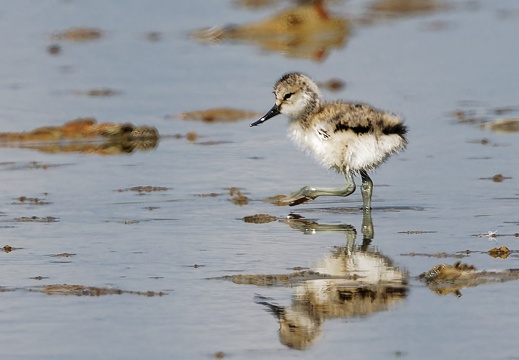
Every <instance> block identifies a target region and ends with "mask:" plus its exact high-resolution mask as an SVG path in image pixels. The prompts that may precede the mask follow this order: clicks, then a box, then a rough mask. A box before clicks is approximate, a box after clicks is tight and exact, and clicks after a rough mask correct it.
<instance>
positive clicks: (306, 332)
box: [226, 211, 408, 350]
mask: <svg viewBox="0 0 519 360" xmlns="http://www.w3.org/2000/svg"><path fill="white" fill-rule="evenodd" d="M282 222H284V223H286V224H287V225H289V226H290V227H291V228H293V229H295V230H297V231H301V232H303V233H305V234H317V233H319V232H336V233H342V234H344V235H345V238H346V244H345V245H341V246H337V247H335V249H334V251H333V252H331V253H330V254H328V255H326V256H325V257H324V258H321V259H319V260H317V262H316V265H315V267H314V268H312V269H311V270H304V271H300V272H296V273H292V274H281V275H279V274H278V275H235V276H231V277H226V278H227V279H230V280H232V281H233V282H235V283H241V284H255V285H260V286H261V285H268V286H272V285H277V286H292V287H293V288H294V293H293V296H292V303H291V304H290V305H289V306H281V305H278V304H276V303H275V302H273V301H272V300H271V299H268V298H266V297H262V296H258V297H257V298H256V302H257V303H259V304H262V305H265V306H266V307H267V309H268V311H269V312H270V313H272V314H273V315H275V316H276V318H277V319H278V320H279V326H280V328H279V338H280V341H281V343H282V344H284V345H286V346H288V347H290V348H293V349H299V350H304V349H307V348H309V347H310V346H311V345H312V344H313V343H314V342H315V341H316V340H317V339H319V338H320V337H321V335H322V331H323V324H324V321H325V320H326V319H337V318H343V319H344V318H352V317H358V316H365V315H369V314H373V313H376V312H379V311H386V310H389V309H391V308H392V307H393V306H394V305H396V304H397V303H399V302H400V301H402V300H403V299H404V298H405V297H406V296H407V292H408V286H407V278H408V274H407V272H406V271H404V270H402V269H400V268H398V267H395V266H394V265H393V263H392V261H391V259H389V258H388V257H386V256H384V255H383V254H381V253H380V252H378V251H376V250H374V249H372V248H371V247H370V246H369V244H370V243H371V241H372V239H373V234H374V231H373V223H372V219H371V213H370V212H369V211H368V212H364V216H363V225H362V233H363V242H362V244H361V245H356V244H355V239H356V237H357V231H356V230H355V228H354V227H353V226H351V225H347V224H319V223H318V222H316V221H312V220H307V219H303V218H302V217H300V216H298V215H292V216H290V218H288V219H286V220H283V221H282Z"/></svg>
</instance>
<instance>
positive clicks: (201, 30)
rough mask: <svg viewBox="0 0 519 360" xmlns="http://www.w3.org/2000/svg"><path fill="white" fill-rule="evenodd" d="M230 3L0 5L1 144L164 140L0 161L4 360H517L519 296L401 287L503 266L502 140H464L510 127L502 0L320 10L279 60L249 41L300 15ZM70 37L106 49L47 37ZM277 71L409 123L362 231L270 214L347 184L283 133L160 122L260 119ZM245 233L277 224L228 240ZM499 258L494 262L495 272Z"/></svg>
mask: <svg viewBox="0 0 519 360" xmlns="http://www.w3.org/2000/svg"><path fill="white" fill-rule="evenodd" d="M408 3H415V2H408ZM240 4H242V2H230V1H229V2H223V3H211V4H208V3H206V2H203V4H202V2H201V3H200V4H198V3H196V2H185V3H182V4H180V3H179V4H172V3H171V4H170V3H169V2H154V3H153V4H152V5H145V4H144V3H143V2H109V3H106V2H89V3H88V4H87V3H83V2H80V1H75V2H59V1H56V2H41V3H32V2H31V3H30V4H29V2H24V1H22V2H11V3H9V4H4V5H2V9H1V11H0V28H1V31H0V42H1V44H2V54H3V55H2V58H1V60H0V64H1V66H0V79H1V80H0V99H2V101H1V104H0V125H1V129H0V131H1V132H21V131H30V130H32V129H35V128H38V127H42V126H51V125H52V126H60V125H62V124H63V123H65V122H67V121H70V120H73V119H76V118H79V117H88V116H91V117H95V118H96V119H97V121H98V122H113V123H120V122H131V123H133V124H135V125H138V126H141V125H146V126H153V127H155V128H156V129H157V130H158V131H159V133H160V134H161V135H163V136H162V138H161V139H160V141H159V143H158V145H157V146H156V147H151V148H149V149H135V150H133V151H131V152H129V153H127V152H120V151H119V152H118V151H115V150H114V151H113V153H112V154H111V155H106V154H104V155H100V154H99V153H96V152H95V151H94V152H92V151H90V152H88V153H85V152H81V151H70V152H65V151H64V148H65V147H64V145H63V144H61V145H62V146H63V149H62V150H61V151H60V150H59V149H58V150H55V151H53V152H48V151H44V150H43V149H39V148H34V149H21V148H20V147H19V144H13V143H3V144H2V147H1V148H0V153H1V162H0V179H1V184H2V188H1V191H0V196H1V197H0V204H1V207H0V231H1V237H2V242H1V243H0V245H1V246H7V245H8V246H9V247H10V248H9V247H6V248H5V249H6V250H5V251H4V252H3V253H0V255H1V258H2V261H1V265H2V271H1V274H2V275H1V283H0V286H1V288H0V289H1V290H2V293H0V296H1V298H2V304H3V306H2V311H1V312H0V321H1V323H2V325H3V326H2V327H1V330H0V331H1V336H0V344H1V347H2V354H3V356H5V358H20V359H22V358H38V359H69V358H81V359H82V358H85V359H87V358H116V359H118V358H141V357H142V356H143V355H145V356H148V357H152V358H179V359H180V358H190V359H194V358H202V359H204V358H205V359H207V358H212V357H216V358H236V359H241V358H255V359H263V358H308V359H315V358H317V357H320V358H337V357H339V356H344V355H348V356H349V357H351V358H355V359H371V358H399V357H405V358H422V359H428V358H438V357H439V358H454V357H459V356H460V355H463V356H465V357H467V358H482V359H487V358H495V359H504V358H512V357H514V356H517V352H518V350H519V348H518V346H517V344H516V335H515V329H516V326H515V324H516V322H517V319H518V316H517V314H516V311H515V304H516V294H517V291H518V289H519V282H517V281H504V280H503V279H504V278H503V277H502V276H501V277H499V276H498V277H496V278H494V279H493V280H492V279H491V280H489V281H485V279H483V280H481V279H480V281H474V282H472V283H470V284H468V283H466V282H465V283H463V284H462V285H459V283H456V281H455V279H454V278H453V279H450V280H452V281H451V282H450V283H448V284H447V285H445V286H444V287H443V288H442V289H443V290H442V291H438V290H437V288H436V291H433V290H430V289H429V287H427V285H426V284H425V283H424V282H422V281H419V280H418V279H417V276H418V275H419V274H421V273H424V272H426V271H428V270H430V269H431V268H433V267H434V266H436V265H439V264H442V263H445V264H449V265H452V264H454V263H455V262H456V261H462V262H463V263H467V264H470V265H472V266H474V267H475V268H476V269H477V270H479V271H485V270H487V271H490V270H496V271H498V272H500V271H505V270H507V269H511V268H517V267H519V266H518V265H517V250H519V249H518V245H517V244H518V241H519V240H518V237H517V236H516V234H517V233H518V232H519V227H518V225H519V217H518V214H519V213H518V211H517V209H518V204H519V186H518V182H517V181H518V179H519V170H518V169H519V166H518V165H519V162H518V160H517V154H518V153H519V145H518V144H519V142H518V136H519V135H518V133H517V132H507V133H503V132H494V131H489V130H485V129H482V128H481V127H480V125H481V124H483V123H488V122H490V121H493V120H497V119H514V118H515V119H517V117H518V116H519V104H518V102H517V101H518V100H517V89H516V88H517V83H518V81H519V78H518V73H517V71H515V69H516V64H517V61H518V60H519V50H518V48H517V46H513V44H515V43H516V37H517V36H516V35H517V32H518V31H519V15H518V14H519V8H518V7H517V4H516V3H515V2H514V1H511V0H510V1H504V0H503V1H497V2H491V3H490V2H484V1H456V2H449V6H443V5H442V4H441V3H439V2H438V3H436V2H434V1H421V2H416V5H417V7H415V8H411V9H410V8H406V7H405V6H404V7H402V6H401V5H400V4H399V3H398V2H389V1H380V2H372V3H370V4H369V5H366V4H365V2H361V1H353V2H352V1H350V2H344V3H343V2H333V4H325V8H320V9H318V10H319V12H318V13H319V14H322V11H323V10H326V11H328V15H330V16H329V17H328V18H333V19H334V20H333V21H332V22H324V23H321V20H322V18H320V17H317V18H313V17H312V16H315V13H313V15H312V16H310V17H309V18H308V19H310V20H308V21H309V23H304V24H303V25H304V26H302V30H298V32H295V33H289V34H288V35H287V34H286V33H283V32H282V33H281V35H279V36H281V38H283V36H286V37H288V38H289V39H291V40H293V41H288V43H283V41H277V42H276V41H274V40H275V38H276V36H274V35H275V34H276V31H278V30H277V29H278V27H277V25H268V26H270V27H268V26H267V25H265V23H264V22H266V21H268V22H269V24H271V23H272V22H275V21H277V20H276V19H277V17H280V16H282V15H283V14H285V13H284V12H286V11H294V12H297V11H300V9H295V8H294V6H293V5H292V4H288V3H277V2H275V3H274V4H272V5H270V6H265V7H259V8H254V7H246V6H244V5H240ZM280 14H281V15H280ZM283 16H284V15H283ZM258 23H259V24H260V25H258ZM228 24H238V25H243V26H242V27H239V26H235V27H232V28H229V27H225V25H228ZM252 24H255V25H254V26H252ZM80 26H84V27H91V28H94V29H97V30H99V31H101V35H100V37H98V36H91V35H92V33H86V35H85V33H83V34H80V37H79V38H74V37H72V38H69V37H67V36H65V35H63V33H62V32H63V31H65V30H69V29H72V28H75V27H80ZM213 26H223V27H222V28H218V27H217V28H212V27H213ZM265 27H267V29H268V30H267V36H265V33H264V30H263V29H264V28H265ZM207 28H211V29H210V31H209V32H208V29H207ZM251 28H252V30H251ZM193 32H194V33H195V35H197V36H195V35H193ZM251 32H252V35H251ZM89 34H90V35H89ZM94 34H95V33H94ZM315 34H317V35H315ZM314 35H315V36H314ZM75 36H78V35H77V33H76V35H75ZM89 36H90V37H89ZM204 36H205V38H204ZM201 37H202V38H201ZM269 39H270V40H272V41H268V40H269ZM273 39H274V40H273ZM315 39H317V40H316V41H317V42H316V41H314V40H315ZM297 44H299V45H297ZM292 70H300V71H304V72H306V73H308V74H310V75H311V76H313V77H314V78H315V79H316V80H317V81H322V82H324V81H327V80H329V79H332V78H339V79H341V80H343V81H344V82H345V83H346V87H345V88H343V89H341V90H339V91H336V92H332V91H325V96H326V97H327V98H328V99H333V98H347V99H353V100H361V101H366V102H369V103H373V104H374V105H376V106H378V107H381V108H387V109H390V110H392V111H395V112H398V113H401V114H402V115H403V116H404V117H405V119H406V124H407V125H408V126H409V129H410V133H409V147H408V148H407V150H406V151H405V152H404V153H402V154H400V155H397V156H394V157H392V158H391V159H390V160H389V161H388V162H387V163H386V164H385V165H383V166H382V167H381V168H379V169H378V170H377V171H376V172H375V173H374V174H373V177H372V178H373V181H374V183H375V190H374V198H373V207H374V208H373V213H372V223H373V226H372V228H371V227H370V226H369V225H370V222H369V219H363V215H362V212H361V211H360V210H359V209H360V206H361V203H362V200H361V198H360V194H358V193H356V194H354V195H353V196H351V197H350V198H348V199H326V198H322V199H318V200H316V201H314V202H312V203H309V204H306V205H301V206H299V207H296V208H287V207H277V206H274V205H272V204H270V203H268V202H264V201H263V199H265V198H266V197H269V196H274V195H278V194H287V193H289V192H291V191H293V190H296V189H298V188H299V187H301V186H303V185H319V186H338V185H340V184H341V183H342V179H341V178H340V176H338V175H336V174H334V173H332V172H329V171H326V170H323V169H321V168H320V167H319V166H318V165H317V164H315V163H313V161H311V160H309V159H308V158H307V157H305V155H304V154H302V153H300V152H299V151H298V150H297V149H295V148H294V147H293V146H292V144H290V143H289V141H288V140H287V139H286V137H285V127H286V121H285V120H284V119H282V118H281V117H280V118H276V119H275V120H272V121H270V122H268V123H266V124H264V125H262V126H261V127H258V128H254V129H250V128H249V127H248V123H249V122H250V121H251V119H243V120H242V121H233V122H215V121H212V122H211V121H209V122H207V121H206V122H204V121H190V120H182V119H178V118H175V115H176V114H180V113H183V112H187V111H197V110H205V109H210V108H219V107H231V108H237V109H242V110H246V111H255V112H263V111H266V110H267V109H269V108H270V106H271V105H272V101H273V97H272V94H271V87H272V85H273V83H274V81H275V80H276V79H277V78H278V77H279V76H280V75H281V74H282V73H283V72H286V71H292ZM487 128H491V127H489V126H487ZM189 132H191V133H192V134H193V133H194V134H196V136H195V137H193V136H191V137H190V139H191V141H190V140H188V139H187V138H186V134H188V133H189ZM58 145H60V144H58ZM58 148H59V146H58ZM498 174H501V175H502V176H503V178H502V179H501V180H502V181H495V180H496V179H497V180H500V178H499V177H497V178H494V179H493V177H494V176H495V175H498ZM139 186H140V187H146V186H150V187H155V188H134V187H139ZM232 187H237V188H238V189H235V191H231V190H230V188H232ZM139 190H140V191H139ZM146 190H152V191H146ZM237 190H239V193H238V192H237ZM231 193H232V195H231ZM21 197H24V198H21ZM254 214H269V215H272V216H274V217H276V218H277V219H278V221H272V222H267V223H262V224H257V223H247V222H245V221H243V220H242V219H243V218H244V217H245V216H249V215H254ZM289 214H291V217H292V218H291V219H289V220H287V219H286V217H287V215H289ZM296 215H299V216H302V217H303V218H304V220H305V221H306V222H304V221H302V220H299V219H296V218H297V217H298V216H296ZM371 230H372V231H371ZM495 231H497V233H495V236H493V235H489V232H495ZM371 232H373V235H372V234H371ZM485 235H487V236H485ZM496 246H506V247H507V248H509V249H510V253H509V255H508V257H506V258H505V259H502V258H494V257H491V256H489V255H488V253H487V251H488V250H490V249H491V248H493V247H496ZM467 250H468V251H467ZM327 266H328V267H329V268H330V267H332V268H334V269H335V270H337V269H339V270H340V271H339V270H337V271H336V273H333V274H332V272H333V271H329V272H327V270H330V269H329V268H327ZM373 274H375V275H376V276H379V278H378V279H379V280H380V279H383V280H380V281H379V282H377V281H371V280H370V276H375V275H373ZM377 274H378V275H377ZM388 274H389V275H388ZM237 276H241V277H237ZM298 277H299V278H298ZM510 278H513V275H510ZM243 279H246V280H247V281H244V280H243ZM244 282H248V284H244ZM64 284H67V285H79V287H70V286H64ZM265 284H270V285H271V286H265ZM59 285H61V286H59ZM458 285H459V286H458ZM449 286H450V287H449ZM317 288H321V293H320V294H321V297H319V296H316V295H315V294H316V293H319V291H317V290H316V289H317ZM323 288H326V289H329V290H322V289H323ZM114 289H115V290H117V291H113V290H114ZM118 290H121V291H118ZM322 291H324V292H322ZM460 295H461V296H460Z"/></svg>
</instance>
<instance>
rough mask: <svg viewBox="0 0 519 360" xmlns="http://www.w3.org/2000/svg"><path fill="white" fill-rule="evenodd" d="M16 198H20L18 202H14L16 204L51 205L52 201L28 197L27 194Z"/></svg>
mask: <svg viewBox="0 0 519 360" xmlns="http://www.w3.org/2000/svg"><path fill="white" fill-rule="evenodd" d="M16 200H18V202H14V203H13V205H15V204H29V205H49V204H50V202H48V201H44V200H42V199H40V198H32V197H26V196H20V197H18V198H17V199H16Z"/></svg>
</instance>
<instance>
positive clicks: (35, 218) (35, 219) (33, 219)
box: [14, 216, 59, 223]
mask: <svg viewBox="0 0 519 360" xmlns="http://www.w3.org/2000/svg"><path fill="white" fill-rule="evenodd" d="M14 220H15V221H18V222H43V223H51V222H58V221H59V218H57V217H54V216H44V217H38V216H30V217H29V216H22V217H19V218H15V219H14Z"/></svg>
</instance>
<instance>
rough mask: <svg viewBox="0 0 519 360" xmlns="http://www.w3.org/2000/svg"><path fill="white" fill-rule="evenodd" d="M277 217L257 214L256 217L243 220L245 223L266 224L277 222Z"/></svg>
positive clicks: (251, 216) (247, 217)
mask: <svg viewBox="0 0 519 360" xmlns="http://www.w3.org/2000/svg"><path fill="white" fill-rule="evenodd" d="M276 220H277V217H275V216H273V215H269V214H255V215H249V216H245V217H244V218H243V221H244V222H246V223H250V224H266V223H269V222H273V221H276Z"/></svg>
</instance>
